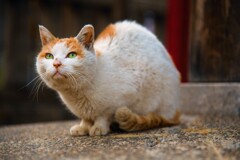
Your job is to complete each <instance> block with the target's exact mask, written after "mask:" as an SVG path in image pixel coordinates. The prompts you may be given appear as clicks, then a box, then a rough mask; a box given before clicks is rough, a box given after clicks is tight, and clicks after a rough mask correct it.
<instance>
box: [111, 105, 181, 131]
mask: <svg viewBox="0 0 240 160" xmlns="http://www.w3.org/2000/svg"><path fill="white" fill-rule="evenodd" d="M115 119H116V121H117V123H118V124H119V127H120V128H121V129H123V130H125V131H140V130H145V129H150V128H156V127H168V126H173V125H177V124H179V123H180V112H176V114H175V116H174V117H173V118H172V119H171V120H166V119H165V118H163V117H162V116H159V115H157V114H155V113H150V114H147V115H138V114H136V113H133V112H132V111H131V110H129V109H128V108H127V107H121V108H119V109H118V110H117V111H116V113H115Z"/></svg>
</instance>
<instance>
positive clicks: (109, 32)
mask: <svg viewBox="0 0 240 160" xmlns="http://www.w3.org/2000/svg"><path fill="white" fill-rule="evenodd" d="M115 34H116V26H115V25H114V24H110V25H108V26H107V27H106V28H105V29H104V30H103V31H102V32H101V33H100V34H99V36H98V37H97V39H96V41H97V40H100V39H105V38H107V37H110V38H112V37H114V36H115Z"/></svg>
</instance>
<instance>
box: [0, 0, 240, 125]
mask: <svg viewBox="0 0 240 160" xmlns="http://www.w3.org/2000/svg"><path fill="white" fill-rule="evenodd" d="M239 8H240V1H238V0H1V1H0V125H9V124H21V123H33V122H45V121H56V120H69V119H75V117H74V116H73V115H72V114H71V113H70V112H69V111H68V110H67V109H66V107H65V106H64V105H63V104H62V103H61V101H60V99H59V98H58V96H57V94H56V93H55V92H53V91H51V90H49V89H48V88H47V87H44V85H42V87H40V88H39V87H38V86H39V83H40V82H37V81H33V82H32V83H30V84H29V82H31V81H32V80H33V79H34V78H35V77H36V76H37V74H36V70H35V59H36V56H37V54H38V52H39V51H40V49H41V42H40V37H39V31H38V25H39V24H41V25H44V26H45V27H47V28H48V29H49V30H50V31H51V32H52V33H53V34H54V35H55V36H57V37H70V36H76V35H77V33H78V32H79V31H80V29H81V28H82V27H83V25H85V24H92V25H93V26H94V27H95V32H96V35H98V33H100V32H101V30H102V29H104V27H106V26H107V25H108V24H109V23H114V22H116V21H120V20H125V19H128V20H134V21H137V22H138V23H140V24H142V25H144V26H145V27H147V28H148V29H149V30H150V31H152V32H153V33H154V34H156V35H157V37H158V38H159V39H160V41H162V42H163V44H164V45H165V46H166V48H167V49H168V51H169V53H170V54H171V56H172V58H173V60H174V62H175V64H176V66H177V68H178V69H179V71H180V72H181V75H182V82H183V83H187V82H239V81H240V64H239V59H240V18H239V15H240V10H239Z"/></svg>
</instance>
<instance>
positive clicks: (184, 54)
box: [166, 0, 190, 82]
mask: <svg viewBox="0 0 240 160" xmlns="http://www.w3.org/2000/svg"><path fill="white" fill-rule="evenodd" d="M167 3H168V6H167V34H166V47H167V49H168V51H169V53H170V55H171V56H172V58H173V61H174V62H175V64H176V67H177V68H178V70H179V71H180V73H181V77H182V82H187V81H188V51H189V45H188V40H189V37H188V36H189V11H190V0H168V1H167Z"/></svg>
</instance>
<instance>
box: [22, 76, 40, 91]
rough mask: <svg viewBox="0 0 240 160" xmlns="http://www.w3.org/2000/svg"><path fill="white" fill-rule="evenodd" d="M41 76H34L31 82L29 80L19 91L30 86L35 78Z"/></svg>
mask: <svg viewBox="0 0 240 160" xmlns="http://www.w3.org/2000/svg"><path fill="white" fill-rule="evenodd" d="M39 78H40V76H36V77H35V78H33V79H32V80H31V81H30V82H28V83H27V84H26V85H25V86H23V87H21V88H20V89H18V92H19V91H21V90H22V89H24V88H26V87H28V86H29V85H30V84H32V83H33V82H34V81H35V80H38V79H39Z"/></svg>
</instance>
